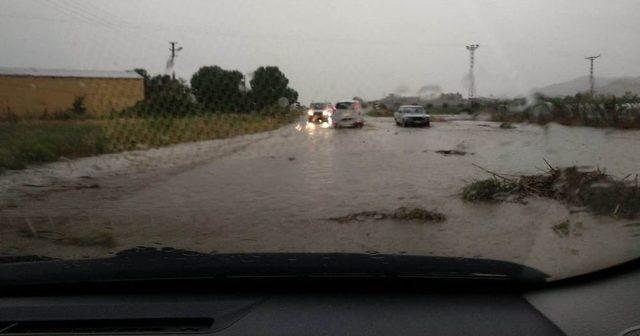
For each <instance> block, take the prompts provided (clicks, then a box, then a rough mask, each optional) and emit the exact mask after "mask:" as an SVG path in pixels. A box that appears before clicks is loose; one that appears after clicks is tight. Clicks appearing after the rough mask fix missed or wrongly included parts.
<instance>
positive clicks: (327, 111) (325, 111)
mask: <svg viewBox="0 0 640 336" xmlns="http://www.w3.org/2000/svg"><path fill="white" fill-rule="evenodd" d="M330 114H331V110H329V109H326V110H324V111H322V115H324V116H328V115H330Z"/></svg>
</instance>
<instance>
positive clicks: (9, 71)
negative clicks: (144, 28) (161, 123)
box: [0, 67, 142, 79]
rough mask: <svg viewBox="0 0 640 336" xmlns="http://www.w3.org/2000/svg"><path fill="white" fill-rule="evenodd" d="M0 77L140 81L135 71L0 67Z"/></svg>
mask: <svg viewBox="0 0 640 336" xmlns="http://www.w3.org/2000/svg"><path fill="white" fill-rule="evenodd" d="M0 76H31V77H73V78H130V79H141V78H142V76H140V75H139V74H138V73H137V72H135V71H100V70H65V69H36V68H9V67H0Z"/></svg>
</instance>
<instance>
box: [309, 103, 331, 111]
mask: <svg viewBox="0 0 640 336" xmlns="http://www.w3.org/2000/svg"><path fill="white" fill-rule="evenodd" d="M327 107H329V105H328V104H322V103H313V104H311V108H312V109H314V110H324V109H325V108H327Z"/></svg>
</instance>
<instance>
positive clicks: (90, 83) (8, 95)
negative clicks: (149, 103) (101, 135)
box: [0, 75, 144, 118]
mask: <svg viewBox="0 0 640 336" xmlns="http://www.w3.org/2000/svg"><path fill="white" fill-rule="evenodd" d="M79 96H84V97H85V106H86V107H87V113H88V114H90V115H93V116H100V115H105V114H108V113H110V112H111V111H121V110H122V109H124V108H127V107H130V106H133V105H135V103H137V102H138V101H140V100H142V99H144V83H143V80H142V78H139V79H138V78H136V79H133V78H67V77H31V76H3V75H0V115H3V114H5V113H7V112H8V111H10V112H12V113H14V114H16V115H18V116H19V117H22V118H38V117H40V116H41V115H42V114H43V113H44V111H45V110H46V111H47V112H48V113H49V114H53V113H56V112H61V111H65V110H68V109H69V108H71V104H72V103H73V100H74V99H75V97H79Z"/></svg>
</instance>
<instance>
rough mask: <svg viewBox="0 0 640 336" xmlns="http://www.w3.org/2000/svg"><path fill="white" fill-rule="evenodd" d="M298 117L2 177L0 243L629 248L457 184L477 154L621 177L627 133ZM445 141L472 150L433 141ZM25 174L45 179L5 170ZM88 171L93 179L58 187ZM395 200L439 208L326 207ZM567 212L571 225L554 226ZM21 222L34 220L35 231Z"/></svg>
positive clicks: (465, 250)
mask: <svg viewBox="0 0 640 336" xmlns="http://www.w3.org/2000/svg"><path fill="white" fill-rule="evenodd" d="M297 126H298V127H295V125H292V126H288V127H285V128H282V129H280V130H277V131H275V132H271V133H268V134H262V135H255V136H250V137H244V138H236V139H231V140H222V141H220V140H218V141H213V142H203V143H198V144H188V145H180V146H174V147H171V148H168V149H161V150H154V151H140V152H135V153H133V154H132V153H129V154H125V155H128V156H126V158H127V159H126V160H124V161H123V160H122V157H123V156H125V155H115V156H114V155H111V156H105V157H98V158H91V159H84V160H81V161H78V162H71V163H68V164H67V165H64V164H57V165H52V166H48V168H41V169H39V170H36V171H34V170H32V171H26V172H22V173H19V174H18V175H12V176H11V177H10V179H9V178H7V177H5V178H4V180H2V181H0V182H2V183H4V184H2V183H0V185H4V186H5V187H4V189H3V196H4V203H5V206H4V207H3V208H2V217H1V218H2V220H3V223H2V224H3V225H2V226H1V227H0V230H1V231H0V234H2V240H1V242H0V252H1V253H4V254H10V255H13V254H38V255H47V256H52V257H64V258H82V257H99V256H106V255H109V254H112V253H114V252H115V251H118V250H122V249H126V248H131V247H135V246H140V245H143V246H158V247H162V246H170V247H174V248H184V249H190V250H196V251H201V252H212V251H218V252H283V251H287V252H292V251H293V252H365V251H368V252H371V251H377V252H381V253H407V254H425V255H443V256H461V257H477V258H492V259H500V260H507V261H513V262H518V263H523V264H527V265H529V266H532V267H535V268H538V269H540V270H541V271H543V272H546V273H548V274H551V275H552V276H553V277H554V278H562V277H567V276H570V275H574V274H580V273H584V272H588V271H592V270H595V269H599V268H602V267H606V266H610V265H613V264H616V263H619V262H623V261H626V260H629V259H632V258H635V257H638V256H640V226H637V225H633V223H630V222H627V221H622V220H615V219H612V218H608V217H593V216H591V215H589V214H588V213H585V212H579V211H578V212H575V211H572V209H568V208H567V207H566V206H565V205H563V204H561V203H559V202H556V201H552V200H548V199H540V198H530V199H528V200H527V204H518V203H502V204H469V203H465V202H462V201H461V200H460V197H459V195H458V194H459V192H460V189H461V188H462V187H463V186H464V185H465V183H467V182H469V181H472V180H473V179H476V178H484V177H487V175H486V173H484V172H483V171H482V170H481V169H479V168H478V167H476V166H475V165H478V166H481V167H484V168H486V169H490V170H493V171H497V172H501V173H505V174H521V173H538V172H539V171H540V169H545V168H546V164H545V163H544V159H546V160H547V161H549V162H550V163H551V164H553V165H556V166H568V165H580V166H595V167H600V168H603V169H606V170H607V172H609V173H610V174H613V175H617V176H620V177H624V176H626V175H627V174H630V173H631V174H636V173H640V132H638V131H612V130H598V129H592V128H566V127H563V126H559V125H551V126H549V127H544V128H543V127H538V126H532V125H517V128H516V129H506V130H505V129H500V128H499V127H498V125H497V124H495V123H491V122H476V121H449V122H442V123H434V125H433V127H432V128H429V129H417V128H406V129H405V128H399V127H396V126H395V124H394V123H393V120H392V119H387V118H375V119H373V118H372V119H370V120H369V123H368V125H367V126H365V128H363V129H360V130H355V129H354V130H350V129H341V130H334V129H324V128H321V127H313V128H312V127H308V126H306V125H304V124H300V125H297ZM443 149H444V150H449V149H455V150H458V151H463V152H467V155H448V156H447V155H442V154H440V153H437V152H436V151H438V150H443ZM122 162H125V163H122ZM115 163H118V164H115ZM70 167H73V169H71V168H70ZM70 171H73V173H69V172H70ZM63 172H66V173H63ZM86 175H89V176H86ZM32 180H35V181H39V182H38V183H43V184H45V185H43V186H40V187H38V188H34V187H25V186H23V185H21V184H19V183H18V184H17V183H16V181H32ZM87 181H90V182H87ZM86 183H93V184H98V185H99V186H100V187H99V188H69V187H68V186H76V187H77V186H82V185H86ZM29 184H33V183H29ZM65 186H67V187H66V188H65ZM400 206H409V207H421V208H426V209H436V210H437V211H439V212H441V213H443V214H445V216H446V217H447V220H446V221H445V222H442V223H426V224H425V223H418V222H395V221H393V220H375V219H367V220H363V221H355V222H350V223H337V222H332V221H328V220H327V218H329V217H336V216H343V215H348V214H350V213H356V212H360V211H371V210H377V211H391V210H393V209H395V208H397V207H400ZM573 210H575V209H573ZM27 218H28V219H29V220H28V221H27V220H26V219H27ZM565 221H569V223H570V224H569V227H570V232H569V234H568V235H567V236H562V235H559V234H558V233H556V232H554V230H553V229H552V228H553V226H554V225H557V224H559V223H562V222H565ZM629 224H632V225H629ZM25 230H36V231H38V232H41V231H42V232H44V233H43V234H40V235H39V236H38V238H33V237H28V236H29V235H28V234H25ZM87 232H107V233H108V234H109V235H110V236H112V237H114V238H115V242H116V246H115V247H79V246H73V245H61V244H59V243H56V240H55V237H59V236H70V237H81V236H83V235H87Z"/></svg>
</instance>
